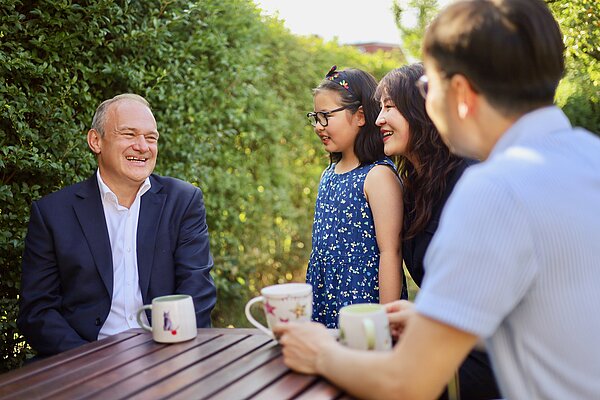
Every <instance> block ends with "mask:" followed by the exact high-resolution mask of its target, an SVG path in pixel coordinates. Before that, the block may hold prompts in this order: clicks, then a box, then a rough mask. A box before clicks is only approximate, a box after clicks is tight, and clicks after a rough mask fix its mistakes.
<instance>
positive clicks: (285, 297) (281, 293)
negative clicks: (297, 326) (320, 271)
mask: <svg viewBox="0 0 600 400" xmlns="http://www.w3.org/2000/svg"><path fill="white" fill-rule="evenodd" d="M260 294H261V296H258V297H255V298H253V299H252V300H250V301H249V302H248V303H247V304H246V310H245V311H246V317H247V318H248V321H250V323H251V324H252V325H254V326H255V327H257V328H258V329H260V330H261V331H263V332H265V333H266V334H267V335H269V336H271V337H273V332H272V331H271V329H273V327H274V326H275V325H277V324H279V323H285V322H290V321H310V318H311V316H312V286H311V285H309V284H308V283H284V284H281V285H273V286H267V287H265V288H263V289H262V290H261V291H260ZM258 302H262V303H263V310H264V312H265V315H266V317H267V325H269V327H268V328H267V327H266V326H264V325H262V324H261V323H260V322H258V321H257V320H256V319H254V317H253V316H252V314H251V312H250V307H252V305H253V304H254V303H258Z"/></svg>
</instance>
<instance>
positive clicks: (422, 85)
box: [415, 75, 429, 99]
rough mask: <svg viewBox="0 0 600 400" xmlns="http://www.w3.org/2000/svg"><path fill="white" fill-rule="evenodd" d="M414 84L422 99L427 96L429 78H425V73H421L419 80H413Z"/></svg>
mask: <svg viewBox="0 0 600 400" xmlns="http://www.w3.org/2000/svg"><path fill="white" fill-rule="evenodd" d="M415 86H417V89H419V93H421V96H423V98H424V99H426V98H427V90H428V89H429V80H427V75H421V77H420V78H419V80H418V81H417V82H415Z"/></svg>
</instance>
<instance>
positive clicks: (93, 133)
mask: <svg viewBox="0 0 600 400" xmlns="http://www.w3.org/2000/svg"><path fill="white" fill-rule="evenodd" d="M101 141H102V137H101V136H100V132H98V131H97V130H95V129H94V128H92V129H90V130H89V131H88V134H87V142H88V146H90V150H92V152H93V153H94V154H100V150H101V149H102V146H101Z"/></svg>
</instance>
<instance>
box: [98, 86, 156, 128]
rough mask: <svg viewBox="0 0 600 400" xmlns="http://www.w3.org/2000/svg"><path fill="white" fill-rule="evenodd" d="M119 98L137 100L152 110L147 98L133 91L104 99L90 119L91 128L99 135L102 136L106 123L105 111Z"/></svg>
mask: <svg viewBox="0 0 600 400" xmlns="http://www.w3.org/2000/svg"><path fill="white" fill-rule="evenodd" d="M121 100H132V101H137V102H138V103H142V104H143V105H145V106H146V107H148V108H149V109H150V110H152V108H151V107H150V103H148V100H146V99H145V98H143V97H142V96H140V95H138V94H134V93H123V94H119V95H117V96H115V97H113V98H112V99H108V100H104V101H103V102H102V104H100V105H99V106H98V108H97V109H96V113H95V114H94V118H93V119H92V129H95V130H96V132H98V133H99V134H100V136H101V137H102V136H104V124H105V123H106V112H107V111H108V108H109V107H110V105H111V104H114V103H117V102H119V101H121Z"/></svg>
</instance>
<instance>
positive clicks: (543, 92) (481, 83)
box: [423, 0, 564, 115]
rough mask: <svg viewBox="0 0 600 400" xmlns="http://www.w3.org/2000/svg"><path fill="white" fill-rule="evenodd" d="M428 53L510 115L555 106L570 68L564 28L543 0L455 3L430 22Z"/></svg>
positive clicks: (425, 45) (445, 71)
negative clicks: (565, 74)
mask: <svg viewBox="0 0 600 400" xmlns="http://www.w3.org/2000/svg"><path fill="white" fill-rule="evenodd" d="M423 56H424V58H425V59H426V60H427V58H431V59H432V60H433V61H434V62H435V64H436V66H437V67H438V68H439V70H440V71H441V72H442V73H443V74H444V75H445V77H446V78H450V77H452V75H455V74H461V75H464V76H465V77H466V78H467V79H468V80H469V82H470V83H471V85H472V86H473V88H474V89H475V90H477V91H478V92H480V93H481V94H483V95H484V96H485V98H486V99H487V100H488V102H489V103H490V104H491V105H492V106H493V107H495V108H497V110H498V111H499V112H502V113H504V114H509V115H510V114H518V113H525V112H529V111H531V110H534V109H536V108H539V107H542V106H546V105H550V104H552V103H553V101H554V94H555V92H556V87H557V86H558V82H559V81H560V79H561V77H562V75H563V72H564V44H563V42H562V35H561V32H560V28H559V26H558V23H557V22H556V20H555V19H554V17H553V16H552V13H551V12H550V10H549V9H548V7H547V6H546V4H545V3H544V2H543V1H542V0H470V1H459V2H456V3H453V4H450V5H449V6H448V7H447V8H445V9H444V10H443V11H442V12H441V13H440V14H439V15H438V16H437V17H436V18H435V19H434V21H433V22H432V23H431V25H430V26H429V28H428V30H427V32H426V34H425V38H424V41H423Z"/></svg>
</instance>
